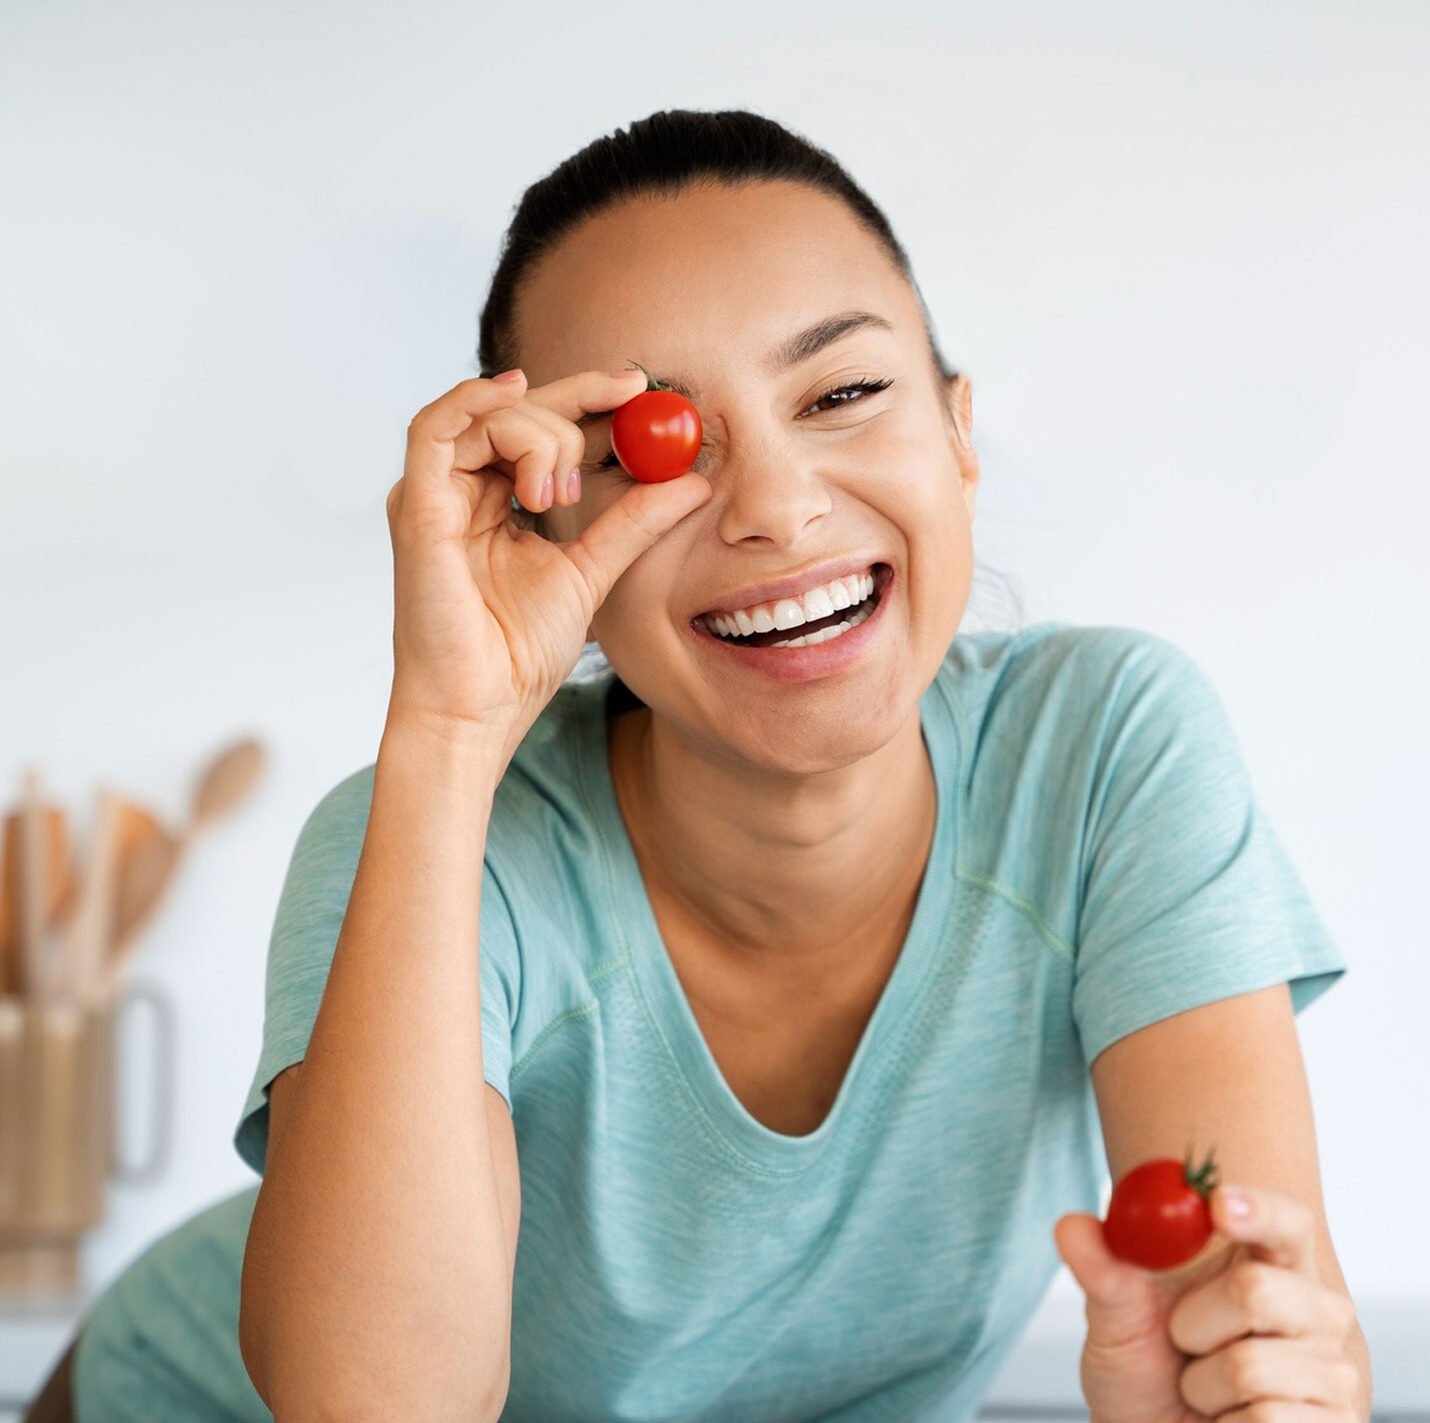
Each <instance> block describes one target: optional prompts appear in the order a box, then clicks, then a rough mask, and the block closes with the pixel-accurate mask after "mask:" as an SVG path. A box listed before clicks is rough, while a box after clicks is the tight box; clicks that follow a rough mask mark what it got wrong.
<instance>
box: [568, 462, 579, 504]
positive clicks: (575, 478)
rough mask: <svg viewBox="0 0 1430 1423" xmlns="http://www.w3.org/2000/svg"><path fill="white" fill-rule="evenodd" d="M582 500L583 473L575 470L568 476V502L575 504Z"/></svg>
mask: <svg viewBox="0 0 1430 1423" xmlns="http://www.w3.org/2000/svg"><path fill="white" fill-rule="evenodd" d="M580 498H581V471H580V470H579V469H573V470H572V471H571V473H570V474H568V475H567V476H566V502H567V503H568V504H575V503H577V502H578V501H579V500H580Z"/></svg>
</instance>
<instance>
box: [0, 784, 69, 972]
mask: <svg viewBox="0 0 1430 1423" xmlns="http://www.w3.org/2000/svg"><path fill="white" fill-rule="evenodd" d="M42 810H43V819H44V824H45V833H44V836H43V842H44V847H45V850H46V851H47V852H48V853H47V857H46V866H47V869H48V874H47V875H45V876H44V879H45V880H46V883H47V885H48V896H47V897H45V896H42V912H41V921H42V922H43V923H53V922H54V921H55V920H56V919H58V918H62V917H63V916H64V915H65V914H67V913H68V912H69V907H70V904H71V902H72V898H73V895H74V879H75V876H74V867H73V856H72V854H71V852H70V831H69V817H68V815H67V814H66V813H65V810H64V807H63V806H59V805H52V804H45V805H43V807H42ZM0 824H3V829H0V841H2V842H3V848H0V858H3V871H0V993H22V992H24V985H25V971H24V955H23V953H22V951H21V948H20V939H21V930H20V899H21V876H22V874H23V871H24V853H23V848H22V845H21V841H22V838H23V812H22V810H20V809H18V808H17V809H15V810H11V811H9V812H7V813H6V815H5V818H4V821H3V823H0Z"/></svg>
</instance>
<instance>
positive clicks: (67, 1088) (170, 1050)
mask: <svg viewBox="0 0 1430 1423" xmlns="http://www.w3.org/2000/svg"><path fill="white" fill-rule="evenodd" d="M136 1003H142V1004H145V1005H147V1007H148V1008H149V1011H150V1016H151V1017H152V1020H153V1022H152V1028H151V1031H152V1033H153V1041H154V1054H153V1057H154V1064H153V1066H154V1071H153V1080H152V1090H151V1093H150V1101H151V1104H152V1114H151V1138H150V1142H149V1149H148V1151H147V1152H145V1154H144V1155H143V1156H142V1157H141V1158H140V1159H138V1160H137V1161H131V1160H128V1159H126V1158H125V1157H124V1156H123V1155H121V1152H120V1149H119V1143H120V1140H121V1136H122V1133H121V1132H120V1130H119V1127H118V1108H119V1097H118V1094H117V1092H116V1087H117V1084H118V1078H119V1071H118V1069H119V1047H120V1040H121V1034H120V1031H119V1029H120V1022H121V1020H122V1019H123V1018H124V1017H125V1015H126V1014H128V1013H129V1012H130V1010H131V1009H132V1006H133V1005H134V1004H136ZM173 1120H174V1010H173V1005H172V1004H171V1003H170V1001H169V999H168V996H167V995H166V994H165V993H164V992H162V991H161V990H160V989H159V988H157V987H155V986H154V985H152V984H146V983H142V982H135V981H130V982H129V983H128V984H126V986H125V989H124V992H123V994H122V996H121V997H120V998H119V999H118V1000H117V1001H116V1000H115V999H114V998H103V999H100V1000H99V1001H97V1002H86V1001H83V1000H79V999H68V998H65V999H53V1000H49V1001H38V1000H30V999H25V998H17V997H13V996H7V997H0V1304H5V1303H16V1302H25V1301H31V1300H34V1299H35V1298H37V1297H40V1296H48V1297H52V1296H60V1297H63V1298H69V1299H74V1298H77V1297H78V1294H79V1290H80V1277H79V1247H80V1242H81V1238H82V1237H83V1235H84V1233H85V1232H86V1231H87V1230H90V1229H92V1228H93V1227H94V1226H96V1225H98V1224H99V1223H100V1222H101V1220H103V1218H104V1207H105V1188H106V1186H107V1184H108V1182H109V1181H110V1180H111V1179H112V1180H116V1181H120V1182H122V1183H124V1184H126V1185H145V1184H148V1183H149V1182H152V1181H153V1180H154V1179H156V1178H157V1177H158V1176H159V1175H161V1174H162V1173H163V1171H164V1168H165V1166H166V1164H167V1161H168V1157H169V1153H170V1147H171V1141H172V1136H173Z"/></svg>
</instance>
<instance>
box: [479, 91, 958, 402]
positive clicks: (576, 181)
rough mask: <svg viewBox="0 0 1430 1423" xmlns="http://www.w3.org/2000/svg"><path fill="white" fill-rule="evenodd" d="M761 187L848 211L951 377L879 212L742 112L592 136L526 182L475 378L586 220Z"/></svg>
mask: <svg viewBox="0 0 1430 1423" xmlns="http://www.w3.org/2000/svg"><path fill="white" fill-rule="evenodd" d="M762 181H764V182H781V181H782V182H789V183H803V184H804V185H805V186H806V187H809V188H814V189H817V190H819V191H821V192H825V193H829V194H830V195H831V196H833V197H836V198H838V199H839V200H840V201H841V202H843V203H845V204H847V205H848V207H849V210H850V211H851V212H852V213H853V214H854V216H855V217H856V218H857V219H858V220H859V221H860V222H861V223H863V225H864V226H865V227H866V228H867V229H868V230H869V231H870V232H871V233H872V234H873V235H874V236H875V237H876V238H878V240H879V242H880V243H881V244H882V245H883V247H884V249H885V251H887V252H888V254H889V256H890V258H891V259H892V261H893V262H894V264H895V266H897V267H898V269H899V271H900V272H901V273H902V274H903V276H904V278H905V279H906V280H907V281H908V283H909V285H910V287H912V288H913V291H914V295H915V296H916V297H917V298H918V301H919V306H920V308H921V309H922V311H923V316H924V330H925V332H926V334H927V336H928V345H929V356H930V359H931V361H932V364H933V368H934V371H935V373H936V374H937V375H938V376H940V377H941V378H942V379H944V380H947V379H949V378H951V377H952V376H953V375H954V374H955V372H954V371H953V369H952V368H950V366H949V365H948V363H947V362H946V361H945V360H944V359H943V356H942V354H941V353H940V351H939V349H938V343H937V341H936V340H935V338H934V334H933V321H932V320H931V318H930V316H929V311H928V306H927V304H926V303H925V302H924V299H923V293H922V292H920V291H919V288H918V283H917V282H916V281H915V280H914V275H913V269H912V267H911V265H910V263H909V257H908V253H907V252H905V251H904V248H903V246H902V244H901V243H900V242H899V239H898V238H897V237H895V236H894V230H893V228H891V227H890V226H889V220H888V219H887V218H886V217H885V216H884V214H883V212H882V211H881V210H880V209H879V207H878V205H877V204H876V203H875V202H874V201H873V200H872V199H871V198H870V197H869V195H868V194H867V193H866V192H865V191H864V190H863V189H862V188H861V187H860V186H859V185H858V184H857V183H856V182H855V181H854V180H853V179H852V178H851V177H850V176H849V174H848V173H846V172H845V171H844V169H843V167H841V166H840V164H839V163H838V161H837V160H836V159H835V158H834V157H833V156H832V155H831V154H829V153H826V152H825V151H824V149H822V148H817V147H815V145H814V144H812V143H810V142H809V140H808V139H805V138H803V137H801V136H800V135H799V134H796V133H792V132H791V131H790V130H789V129H787V128H785V127H784V126H783V125H782V124H778V123H776V122H775V121H774V120H773V119H767V118H764V117H763V116H762V115H760V114H755V113H751V112H749V110H747V109H719V110H700V109H665V110H662V111H661V112H660V113H655V114H651V115H650V116H649V117H648V118H644V119H638V120H636V122H635V123H633V124H631V125H630V126H629V127H628V128H618V129H617V130H616V131H615V132H614V133H611V134H607V135H605V136H604V137H602V138H598V139H595V140H594V141H593V142H591V143H588V144H587V145H586V146H585V148H583V149H581V151H580V152H579V153H573V154H572V155H571V157H570V158H568V159H566V160H565V162H563V163H561V164H559V165H558V166H557V167H555V168H553V169H552V170H551V172H550V173H548V174H547V175H546V177H544V178H542V179H540V180H539V181H537V182H535V183H533V184H532V185H531V186H530V187H529V188H528V189H527V190H526V192H525V193H524V194H522V198H521V201H520V203H518V204H517V207H516V211H515V213H514V214H513V216H512V220H511V224H510V226H509V227H508V228H507V231H506V237H505V239H504V240H503V242H502V249H501V256H500V258H499V259H498V261H497V265H496V270H495V272H493V274H492V281H491V287H490V290H489V291H488V294H487V300H486V305H485V306H484V307H483V308H482V315H481V327H480V336H479V340H478V345H477V361H478V366H479V369H480V371H481V373H482V374H483V375H487V376H490V375H495V374H496V373H497V372H498V371H501V370H505V369H507V368H508V367H509V366H514V365H515V364H516V363H517V356H516V350H515V343H514V339H513V332H512V326H513V317H514V314H515V309H516V300H517V296H518V294H519V291H520V288H521V283H522V281H523V279H524V278H525V277H526V276H527V274H528V273H529V272H530V271H531V269H532V267H533V266H534V265H535V264H536V263H537V262H538V261H539V260H540V259H541V258H542V257H543V256H544V255H545V254H546V253H547V252H549V251H551V249H552V248H553V247H555V246H556V244H557V243H558V242H560V241H561V239H562V238H563V237H565V236H566V234H567V233H569V232H570V231H571V230H572V229H573V228H575V227H576V226H578V225H579V224H580V223H581V222H582V221H584V220H585V219H586V218H588V217H592V216H594V215H595V214H596V213H599V212H602V211H604V210H605V209H606V208H609V207H612V206H614V205H615V204H616V203H618V202H620V201H621V200H622V199H624V198H630V197H634V196H635V195H636V194H639V193H674V192H677V191H678V190H679V189H681V188H684V187H687V186H689V185H691V184H695V183H704V184H710V185H713V184H720V183H723V184H727V185H729V186H732V187H739V186H743V185H745V184H747V183H756V182H762Z"/></svg>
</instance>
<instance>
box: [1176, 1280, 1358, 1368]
mask: <svg viewBox="0 0 1430 1423" xmlns="http://www.w3.org/2000/svg"><path fill="white" fill-rule="evenodd" d="M1348 1313H1349V1315H1350V1316H1353V1315H1354V1313H1355V1310H1354V1306H1352V1305H1351V1303H1350V1301H1349V1300H1347V1299H1346V1297H1345V1296H1344V1295H1341V1294H1337V1293H1336V1292H1335V1291H1334V1290H1332V1289H1330V1288H1329V1286H1327V1285H1325V1284H1323V1283H1322V1282H1321V1281H1320V1280H1315V1279H1312V1278H1311V1276H1309V1275H1302V1274H1299V1273H1298V1272H1296V1271H1294V1270H1283V1269H1281V1268H1280V1267H1279V1266H1277V1265H1268V1264H1266V1263H1265V1262H1264V1261H1261V1260H1240V1261H1238V1262H1237V1263H1236V1264H1235V1265H1233V1266H1232V1267H1231V1268H1230V1269H1229V1270H1222V1271H1221V1272H1220V1273H1218V1274H1217V1275H1216V1276H1214V1277H1213V1278H1212V1279H1210V1280H1208V1281H1206V1282H1205V1283H1204V1284H1201V1285H1198V1286H1196V1288H1194V1289H1190V1290H1188V1291H1187V1292H1186V1293H1185V1294H1183V1295H1182V1296H1181V1297H1180V1298H1179V1299H1178V1300H1177V1302H1176V1304H1174V1305H1173V1306H1172V1309H1171V1312H1170V1313H1169V1314H1168V1316H1167V1336H1168V1338H1170V1339H1171V1341H1172V1343H1174V1344H1175V1345H1176V1346H1177V1348H1179V1349H1180V1350H1181V1351H1182V1352H1183V1353H1184V1354H1197V1355H1203V1354H1211V1353H1215V1352H1216V1350H1218V1349H1221V1348H1224V1347H1225V1346H1226V1345H1227V1344H1230V1343H1232V1342H1233V1341H1234V1340H1236V1339H1241V1338H1243V1337H1244V1336H1246V1335H1248V1334H1273V1335H1281V1336H1284V1337H1288V1338H1302V1339H1305V1338H1323V1339H1330V1340H1333V1341H1334V1342H1336V1343H1340V1342H1343V1341H1344V1339H1345V1338H1346V1335H1347V1334H1348V1333H1349V1332H1350V1328H1351V1325H1352V1322H1353V1320H1352V1318H1350V1317H1348Z"/></svg>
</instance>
